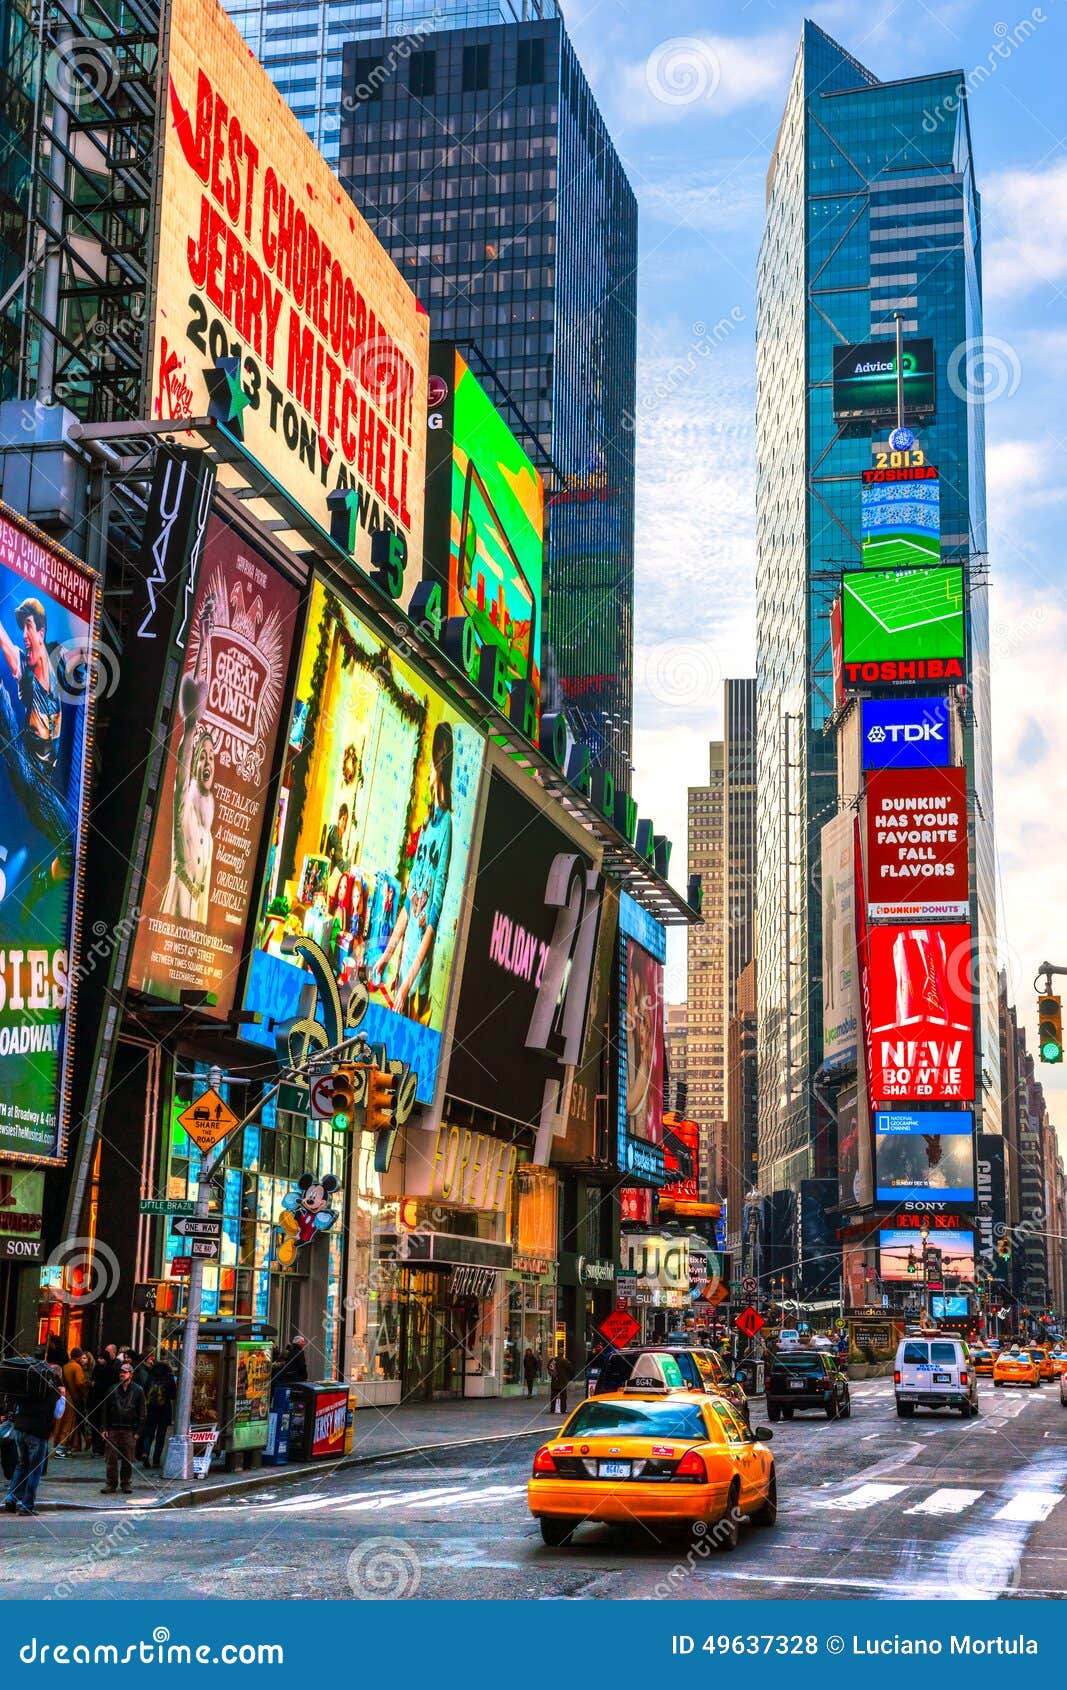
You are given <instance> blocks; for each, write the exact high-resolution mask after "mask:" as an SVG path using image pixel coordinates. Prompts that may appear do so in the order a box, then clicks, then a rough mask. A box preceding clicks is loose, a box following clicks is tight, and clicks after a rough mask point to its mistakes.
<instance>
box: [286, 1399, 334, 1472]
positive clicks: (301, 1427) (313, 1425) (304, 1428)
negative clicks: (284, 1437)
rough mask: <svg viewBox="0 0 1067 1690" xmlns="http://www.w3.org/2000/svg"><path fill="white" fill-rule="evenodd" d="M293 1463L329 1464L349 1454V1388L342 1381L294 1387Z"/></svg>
mask: <svg viewBox="0 0 1067 1690" xmlns="http://www.w3.org/2000/svg"><path fill="white" fill-rule="evenodd" d="M285 1388H286V1389H288V1392H289V1398H290V1406H289V1438H288V1454H287V1457H286V1459H287V1460H289V1461H328V1460H331V1459H336V1457H337V1456H339V1455H343V1454H344V1452H345V1438H346V1422H347V1419H348V1386H347V1385H346V1384H345V1382H344V1381H343V1380H342V1379H320V1380H317V1381H316V1382H314V1383H308V1384H306V1385H290V1386H288V1387H285Z"/></svg>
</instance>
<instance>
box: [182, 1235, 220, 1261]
mask: <svg viewBox="0 0 1067 1690" xmlns="http://www.w3.org/2000/svg"><path fill="white" fill-rule="evenodd" d="M189 1254H190V1256H205V1257H206V1258H207V1260H208V1261H209V1262H213V1261H215V1259H216V1258H217V1257H218V1255H219V1240H218V1239H217V1238H194V1239H193V1242H192V1243H191V1244H190V1246H189Z"/></svg>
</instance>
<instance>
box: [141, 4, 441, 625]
mask: <svg viewBox="0 0 1067 1690" xmlns="http://www.w3.org/2000/svg"><path fill="white" fill-rule="evenodd" d="M167 19H168V30H167V35H166V40H167V44H168V52H167V57H166V61H165V63H164V64H163V66H162V76H161V81H162V89H163V93H162V99H163V101H164V102H165V113H164V123H163V128H162V136H161V157H160V159H159V160H157V161H155V162H156V163H157V164H158V167H159V189H158V193H159V198H158V212H157V219H158V245H157V250H156V253H155V255H154V266H155V268H154V296H153V304H154V310H153V347H152V358H151V366H150V404H151V413H150V414H151V415H152V416H153V417H159V418H162V419H164V420H166V419H170V418H173V419H174V420H175V421H179V420H181V419H182V418H185V417H202V416H205V415H207V414H208V412H209V409H210V408H211V407H212V406H214V407H215V411H214V414H215V415H217V416H218V417H219V419H220V420H221V421H223V422H224V423H226V424H227V426H228V427H229V428H230V429H231V430H232V431H234V432H235V433H236V434H237V436H238V438H243V440H244V443H245V447H246V449H247V450H248V452H249V453H250V454H251V455H252V457H253V458H255V459H256V460H257V461H258V462H259V463H260V464H261V465H262V466H263V468H264V469H265V470H266V471H267V472H268V473H269V474H270V475H271V476H272V477H273V479H274V480H275V481H277V482H278V483H279V484H280V486H281V487H282V488H284V489H285V491H286V492H288V493H289V494H290V495H291V497H292V498H293V499H294V500H295V501H296V503H297V505H298V506H300V507H301V508H302V509H303V510H305V511H306V512H307V513H308V515H309V516H311V517H312V518H313V519H314V520H315V521H316V522H318V523H319V525H320V526H321V527H323V528H327V529H328V528H329V527H330V526H331V513H330V510H329V507H328V505H327V499H328V496H329V494H331V493H333V492H338V493H342V494H344V493H348V492H350V493H351V511H352V515H353V518H354V526H355V541H354V556H355V558H356V562H357V563H358V564H359V566H360V568H362V569H369V568H370V564H371V557H370V551H371V541H370V535H371V532H372V531H374V530H376V529H383V528H385V529H390V530H392V531H394V532H395V533H397V534H399V535H400V536H401V538H402V540H403V542H404V544H405V546H406V549H407V556H408V559H409V573H408V579H407V581H406V583H405V584H406V588H407V590H406V592H405V593H404V603H407V599H408V597H409V596H410V590H411V587H412V585H413V584H414V581H415V580H417V578H418V575H419V573H420V571H421V567H422V512H423V489H424V485H425V476H426V434H425V428H424V419H425V417H426V383H427V358H428V349H429V326H430V319H429V316H428V315H427V313H426V312H425V311H422V310H420V307H419V305H418V302H417V300H416V298H415V295H414V294H413V293H412V291H411V289H410V288H409V287H408V285H407V283H406V282H405V281H404V279H403V277H402V276H401V274H400V272H399V270H398V269H397V268H396V265H395V264H394V263H393V262H392V260H391V259H390V258H389V257H388V255H387V254H386V252H385V250H384V249H383V247H382V246H381V245H380V243H379V242H378V240H377V238H376V237H375V235H374V234H373V233H372V231H371V229H370V227H369V225H368V224H367V223H366V222H365V221H364V219H363V217H362V216H361V215H360V213H359V212H358V211H357V210H356V207H355V206H354V205H353V203H352V201H351V200H350V199H349V198H348V196H347V194H345V193H344V192H343V190H342V189H341V186H340V184H339V183H338V180H337V177H336V176H335V174H334V172H333V171H332V170H331V169H330V167H329V165H327V164H326V162H325V161H324V160H323V159H322V158H321V157H320V155H319V153H318V152H317V151H316V148H315V146H314V145H313V143H312V142H311V141H310V140H309V138H308V137H307V135H306V134H305V133H304V131H303V129H302V128H301V126H300V124H299V122H298V120H297V119H296V118H295V117H294V116H293V113H292V111H291V110H290V108H289V106H288V105H287V104H286V102H285V100H284V99H283V97H282V96H281V94H279V93H278V92H277V90H276V89H275V87H274V85H273V84H272V82H271V80H270V78H269V76H268V75H267V73H266V71H265V70H263V69H262V68H261V67H260V65H259V64H257V62H256V60H255V58H254V57H253V56H252V54H251V53H250V52H249V50H248V47H247V45H246V43H245V42H244V41H243V40H242V39H241V36H240V35H239V33H238V31H237V29H236V27H235V26H234V24H233V23H232V22H231V21H230V19H229V18H228V17H227V16H226V14H225V12H224V11H223V10H222V9H221V8H220V7H219V6H218V5H216V4H215V0H173V3H172V4H171V5H170V6H169V7H168V10H167ZM141 256H142V257H143V260H144V262H145V264H146V265H149V266H151V265H152V263H153V258H151V257H150V256H149V255H148V254H142V255H141Z"/></svg>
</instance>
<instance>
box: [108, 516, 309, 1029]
mask: <svg viewBox="0 0 1067 1690" xmlns="http://www.w3.org/2000/svg"><path fill="white" fill-rule="evenodd" d="M194 591H195V598H194V600H193V606H192V613H191V615H190V617H189V621H188V626H187V628H186V629H185V630H184V633H183V650H182V651H178V652H176V653H175V657H176V659H177V660H178V661H180V662H181V665H182V673H181V680H180V682H179V688H178V707H177V709H176V710H175V712H174V723H173V726H172V728H171V732H170V740H169V743H168V746H167V759H166V764H165V768H164V775H163V779H162V781H161V783H160V791H159V800H158V803H157V807H156V823H155V831H154V834H153V837H152V848H151V852H150V855H149V860H148V868H147V872H146V878H145V890H144V894H143V898H144V904H145V913H144V914H143V915H142V917H141V920H140V923H139V925H138V928H137V938H136V940H135V943H134V949H133V957H132V960H131V963H130V975H129V981H130V985H131V986H133V987H135V988H136V989H137V990H138V991H142V992H148V993H150V994H151V995H152V996H153V997H158V998H164V999H166V1000H168V1001H170V1002H172V1003H177V1002H178V1001H179V998H180V994H181V993H182V992H183V991H197V992H205V993H210V994H211V995H212V996H213V997H214V999H215V1003H214V1005H213V1007H212V1009H211V1013H212V1014H215V1015H218V1016H223V1017H224V1016H226V1015H228V1014H229V1012H230V1010H231V1008H232V1006H233V996H234V991H235V989H236V985H237V978H236V977H237V970H238V968H239V966H240V962H241V958H242V955H243V953H244V940H245V929H246V926H247V923H248V918H249V912H250V911H251V910H252V908H253V906H254V903H255V888H254V885H253V879H254V876H255V872H256V860H257V856H258V852H259V842H260V834H261V830H262V827H263V822H264V808H265V803H266V798H267V790H268V787H269V784H270V780H271V776H272V773H273V769H274V753H275V748H276V745H277V740H278V730H279V727H280V726H281V714H282V703H283V694H284V691H285V682H286V677H287V675H288V672H289V659H290V654H291V651H292V646H293V639H294V623H295V619H296V614H297V606H298V604H299V599H300V591H299V588H298V587H296V586H295V585H294V584H293V583H292V582H290V581H288V580H286V579H285V577H284V576H283V575H281V574H280V573H279V572H278V570H277V569H275V568H274V567H273V566H272V565H271V564H270V563H268V562H267V560H266V559H265V558H264V557H262V556H261V555H260V553H259V552H257V551H256V550H255V549H254V548H253V547H252V546H250V545H248V544H247V543H246V542H245V541H244V540H242V539H241V537H240V535H238V534H236V533H235V532H234V530H233V529H232V528H229V527H227V526H226V524H225V523H222V522H220V521H219V519H218V518H217V517H215V516H212V517H210V518H209V520H208V525H207V537H206V541H205V546H204V551H203V554H202V558H201V562H200V571H199V577H198V579H197V581H196V583H195V587H194Z"/></svg>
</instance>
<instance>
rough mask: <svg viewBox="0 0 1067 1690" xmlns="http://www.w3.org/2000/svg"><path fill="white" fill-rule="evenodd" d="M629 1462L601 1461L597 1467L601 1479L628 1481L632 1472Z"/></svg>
mask: <svg viewBox="0 0 1067 1690" xmlns="http://www.w3.org/2000/svg"><path fill="white" fill-rule="evenodd" d="M632 1465H633V1464H632V1463H631V1462H629V1461H601V1462H600V1463H599V1464H598V1466H597V1477H598V1478H599V1479H628V1478H629V1477H630V1473H631V1471H632Z"/></svg>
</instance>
